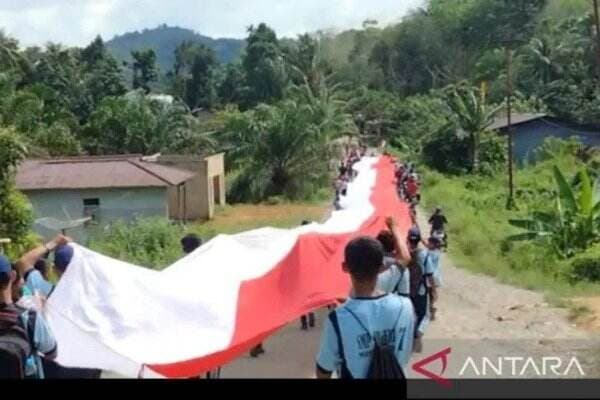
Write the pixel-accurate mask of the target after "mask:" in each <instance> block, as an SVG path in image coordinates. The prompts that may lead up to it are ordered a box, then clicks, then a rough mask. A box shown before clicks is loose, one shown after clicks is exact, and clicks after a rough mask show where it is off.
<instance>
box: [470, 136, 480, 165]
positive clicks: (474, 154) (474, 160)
mask: <svg viewBox="0 0 600 400" xmlns="http://www.w3.org/2000/svg"><path fill="white" fill-rule="evenodd" d="M479 141H480V140H479V133H472V134H471V170H472V171H473V173H478V172H479Z"/></svg>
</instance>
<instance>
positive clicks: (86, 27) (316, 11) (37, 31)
mask: <svg viewBox="0 0 600 400" xmlns="http://www.w3.org/2000/svg"><path fill="white" fill-rule="evenodd" d="M423 3H424V0H0V28H4V29H5V31H6V32H7V33H8V34H10V35H12V36H14V37H16V38H17V39H19V40H20V41H21V42H22V43H23V44H25V45H32V44H36V45H41V44H44V43H46V42H49V41H53V42H61V43H64V44H67V45H79V46H81V45H85V44H86V43H89V42H90V41H91V40H92V39H93V38H94V36H96V35H97V34H100V35H102V36H103V37H104V38H105V39H110V38H112V37H113V36H114V35H117V34H122V33H125V32H128V31H132V30H141V29H144V28H153V27H156V26H157V25H159V24H162V23H166V24H168V25H171V26H173V25H178V26H182V27H185V28H190V29H193V30H195V31H197V32H199V33H202V34H204V35H208V36H212V37H239V38H241V37H245V36H246V27H248V26H249V25H252V24H254V25H256V24H258V23H260V22H266V23H267V24H269V25H270V26H272V27H273V28H274V29H275V30H276V32H277V33H278V35H280V36H295V35H297V34H299V33H303V32H310V31H316V30H319V29H329V28H350V27H358V26H360V24H361V23H362V21H364V20H365V19H367V18H374V19H377V20H379V21H380V22H381V23H389V22H392V21H395V20H398V19H399V18H401V17H402V16H403V15H405V14H406V12H407V11H408V10H410V9H412V8H415V7H417V6H420V5H422V4H423Z"/></svg>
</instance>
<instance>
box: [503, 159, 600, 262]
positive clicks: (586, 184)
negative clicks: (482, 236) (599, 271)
mask: <svg viewBox="0 0 600 400" xmlns="http://www.w3.org/2000/svg"><path fill="white" fill-rule="evenodd" d="M554 179H555V181H556V186H557V191H556V195H555V199H554V207H553V209H552V211H550V212H534V213H533V214H532V215H531V217H530V218H529V219H513V220H510V221H509V223H510V224H511V225H513V226H515V227H517V228H521V229H524V230H525V232H523V233H520V234H517V235H513V236H510V237H509V238H508V240H511V241H525V240H533V241H538V242H543V243H547V244H550V245H551V246H552V248H553V249H554V251H555V252H556V253H557V254H558V255H559V256H560V257H563V258H569V257H572V256H574V255H575V254H576V253H577V252H578V251H583V250H586V249H587V248H589V247H590V246H591V245H592V244H593V243H595V242H598V241H600V198H599V194H600V188H599V187H598V184H597V183H596V184H592V182H591V179H590V176H589V174H588V173H587V171H586V170H581V171H580V172H579V173H578V174H577V175H576V176H575V179H574V180H573V183H571V184H570V183H568V182H567V180H566V178H565V176H564V175H563V173H562V172H561V171H560V169H559V168H558V167H556V166H555V167H554Z"/></svg>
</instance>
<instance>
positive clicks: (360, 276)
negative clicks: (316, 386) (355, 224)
mask: <svg viewBox="0 0 600 400" xmlns="http://www.w3.org/2000/svg"><path fill="white" fill-rule="evenodd" d="M394 229H397V227H395V228H394ZM383 253H384V250H383V247H382V246H381V244H380V243H379V242H378V241H376V240H375V239H372V238H368V237H361V238H357V239H354V240H353V241H351V242H350V243H349V244H348V246H346V250H345V260H344V263H343V266H342V268H343V270H344V272H346V273H349V274H350V278H351V280H352V287H353V295H352V297H351V298H350V299H349V300H348V301H346V303H345V304H344V305H343V306H341V307H339V308H338V309H337V310H335V311H333V312H332V313H331V314H330V316H329V318H328V319H327V320H326V321H325V327H324V331H323V336H322V338H321V346H320V350H319V353H318V355H317V372H316V373H317V377H318V378H320V379H329V378H331V376H332V374H333V373H334V372H336V373H337V375H338V376H339V377H340V378H342V379H365V378H366V377H367V374H368V369H369V367H370V364H371V357H372V352H373V349H374V348H375V342H374V340H377V342H378V344H380V345H390V346H393V348H394V349H395V355H396V358H397V360H398V362H399V364H400V365H401V366H402V368H403V369H405V370H406V367H407V366H408V362H409V359H410V356H411V353H412V349H413V332H414V325H415V314H414V310H413V307H412V304H411V302H410V300H409V299H407V298H404V297H401V296H395V295H393V294H385V293H383V292H381V291H380V290H377V288H376V286H377V276H378V274H379V271H380V269H381V268H382V264H383ZM336 327H337V329H336Z"/></svg>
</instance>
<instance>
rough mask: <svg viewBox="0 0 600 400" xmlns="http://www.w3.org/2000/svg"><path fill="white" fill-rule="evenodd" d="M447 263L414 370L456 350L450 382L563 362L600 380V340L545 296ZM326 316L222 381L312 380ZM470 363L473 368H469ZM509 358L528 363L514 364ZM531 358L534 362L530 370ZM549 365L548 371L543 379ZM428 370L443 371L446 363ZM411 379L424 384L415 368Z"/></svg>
mask: <svg viewBox="0 0 600 400" xmlns="http://www.w3.org/2000/svg"><path fill="white" fill-rule="evenodd" d="M421 215H422V213H421ZM421 218H422V217H421ZM420 225H421V226H422V227H425V226H427V224H426V222H424V221H420ZM482 262H485V258H482ZM442 263H443V267H442V268H443V279H444V287H443V289H442V291H441V295H440V296H441V297H440V302H439V304H438V315H437V319H436V321H434V322H432V324H431V325H430V327H429V329H428V331H427V333H426V337H425V342H424V346H425V348H424V351H423V353H422V354H415V356H414V357H413V361H412V363H414V362H416V361H419V360H421V359H423V358H425V357H427V356H430V355H431V354H434V353H436V352H438V351H440V350H444V349H447V348H451V349H452V353H451V354H450V355H449V366H448V369H447V371H446V373H445V374H444V376H445V377H447V378H458V377H463V378H497V377H499V376H501V377H502V378H520V377H529V378H561V377H563V376H560V375H559V376H557V375H555V374H554V373H551V366H552V365H554V366H557V364H556V363H554V364H552V362H557V360H556V359H553V360H554V361H552V360H551V359H550V357H559V358H560V359H561V363H562V364H561V366H559V367H557V368H556V369H555V371H557V372H558V373H559V374H562V373H568V374H567V375H566V376H564V377H567V378H600V366H599V362H600V340H599V339H600V338H599V337H598V335H597V334H596V335H594V334H592V333H589V332H586V331H583V330H580V329H578V328H577V327H576V326H575V325H574V324H573V323H571V322H570V321H569V320H568V312H567V310H565V309H559V308H555V307H552V306H550V305H549V304H547V303H546V302H545V301H544V298H543V295H542V294H540V293H537V292H533V291H529V290H524V289H518V288H514V287H511V286H508V285H504V284H501V283H498V282H497V281H495V280H494V279H493V278H490V277H487V276H483V275H476V274H473V273H471V272H469V271H466V270H462V269H459V268H457V267H456V266H455V265H454V264H453V263H452V261H451V260H450V259H449V257H448V256H447V255H444V256H443V259H442ZM326 316H327V311H326V310H325V311H321V312H319V313H318V317H317V327H316V329H314V330H312V331H309V332H305V331H301V330H300V323H299V322H295V323H293V324H290V325H289V326H287V327H286V328H284V329H282V330H281V331H280V332H279V333H278V334H276V335H274V336H273V337H272V338H270V339H269V340H268V341H267V342H266V343H265V348H266V350H267V353H266V354H265V355H263V356H261V357H260V358H258V359H252V358H249V357H247V356H246V357H243V358H241V359H239V360H237V361H235V362H233V363H231V364H230V365H227V366H225V367H224V368H223V372H222V377H223V378H313V377H314V367H315V362H314V359H315V355H316V353H317V350H318V345H319V337H320V334H321V329H322V326H323V321H324V319H325V318H326ZM469 357H471V359H472V360H473V362H474V364H469V367H468V368H464V367H465V363H466V361H467V360H468V359H469ZM484 357H485V358H486V359H487V360H488V362H490V363H493V365H494V367H495V368H496V370H497V369H498V368H499V367H500V366H502V367H503V370H502V372H501V373H500V374H498V373H497V372H495V371H493V369H492V368H491V364H487V367H488V368H487V373H486V375H485V376H483V375H484V371H483V363H484V361H483V360H484ZM499 357H502V359H501V360H500V359H499ZM504 357H522V358H523V359H522V360H516V361H511V360H507V359H505V358H504ZM573 357H576V360H577V363H578V364H579V366H580V367H581V370H582V372H583V373H584V374H585V375H581V373H580V370H579V369H578V368H577V365H576V364H571V368H569V366H568V364H570V363H571V362H572V360H573ZM530 358H531V360H532V361H530V363H529V364H528V365H527V363H528V360H529V359H530ZM546 360H547V361H546ZM513 363H514V364H513ZM545 363H547V364H546V366H547V367H548V368H546V371H545V372H544V371H543V368H544V364H545ZM500 364H501V365H500ZM473 365H475V368H473ZM428 369H430V370H431V371H433V372H435V373H439V372H441V369H442V368H441V362H440V364H439V365H436V364H432V365H431V366H430V367H428ZM463 369H464V370H463ZM461 370H463V371H462V372H463V373H462V374H460V372H461ZM494 374H495V375H494ZM408 375H409V377H412V378H419V377H420V376H419V375H418V374H416V373H415V372H414V371H412V369H411V370H410V371H409V373H408Z"/></svg>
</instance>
